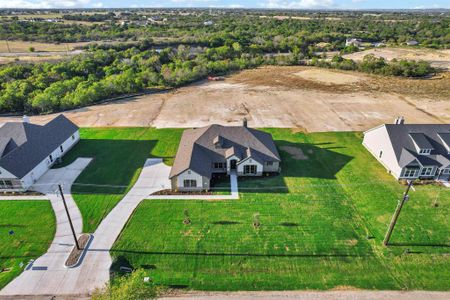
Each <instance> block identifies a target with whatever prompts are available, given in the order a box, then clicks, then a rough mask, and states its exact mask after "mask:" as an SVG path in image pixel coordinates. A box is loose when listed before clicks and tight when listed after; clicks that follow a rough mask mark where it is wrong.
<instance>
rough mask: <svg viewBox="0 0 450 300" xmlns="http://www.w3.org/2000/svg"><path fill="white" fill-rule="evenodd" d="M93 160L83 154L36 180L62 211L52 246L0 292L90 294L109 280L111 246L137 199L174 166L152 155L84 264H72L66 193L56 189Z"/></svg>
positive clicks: (77, 221) (165, 184)
mask: <svg viewBox="0 0 450 300" xmlns="http://www.w3.org/2000/svg"><path fill="white" fill-rule="evenodd" d="M88 163H89V161H87V160H84V159H81V160H80V159H78V160H77V161H75V162H74V164H73V165H70V166H69V167H67V168H65V170H60V172H59V173H56V171H58V170H51V171H49V172H51V173H50V174H48V175H47V174H46V176H45V177H43V179H42V182H41V181H40V182H38V183H37V184H36V186H35V189H36V190H40V191H47V192H48V194H47V195H48V197H49V198H50V200H51V201H52V205H53V207H54V210H55V214H56V216H57V233H56V236H55V239H54V241H53V243H52V245H51V247H50V249H49V251H48V252H47V253H46V254H44V255H43V256H42V257H40V258H39V259H37V260H36V262H35V263H34V265H33V267H32V268H30V269H29V270H26V271H24V272H23V273H22V274H21V275H20V276H19V277H17V278H16V279H15V280H14V281H12V282H11V283H10V284H9V285H7V286H6V287H5V288H4V289H3V290H2V291H0V296H27V295H35V296H38V295H86V294H87V293H90V292H92V291H93V290H95V289H96V288H101V287H103V286H104V285H105V284H106V283H107V282H108V281H109V269H110V267H111V263H112V259H111V256H110V254H109V250H110V249H111V247H112V245H113V244H114V242H115V241H116V239H117V237H118V236H119V234H120V232H121V231H122V229H123V227H124V226H125V224H126V222H127V221H128V219H129V218H130V216H131V215H132V213H133V211H134V210H135V208H136V207H137V205H138V204H139V203H140V202H141V201H142V200H143V199H146V198H147V197H148V195H149V194H151V193H153V192H156V191H158V190H161V189H167V188H169V187H170V181H169V179H168V177H169V172H170V167H168V166H166V165H165V164H164V163H163V162H162V160H161V159H148V160H147V161H146V162H145V165H144V168H143V170H142V172H141V174H140V176H139V178H138V180H137V182H136V184H135V185H134V186H133V187H132V188H131V190H130V191H129V192H128V194H127V195H125V197H124V198H123V199H122V200H121V201H120V202H119V203H118V204H117V205H116V207H114V209H113V210H112V211H111V212H110V213H109V214H108V216H107V217H106V218H105V219H104V220H103V221H102V222H101V224H100V225H99V227H98V229H97V230H96V231H95V233H94V234H93V236H94V238H93V240H92V242H91V244H90V246H89V249H87V252H86V255H85V257H84V259H83V262H82V264H81V265H80V266H79V267H76V268H72V269H69V268H66V267H65V266H64V263H65V260H66V259H67V257H68V255H69V253H70V251H71V250H72V247H73V245H74V242H73V238H72V235H71V233H70V228H69V224H68V222H67V218H66V217H65V212H64V209H63V206H62V203H61V199H59V198H57V197H56V196H55V194H54V193H53V191H54V189H55V188H56V185H55V183H57V182H60V181H63V183H64V185H65V187H66V189H68V190H66V192H69V191H70V186H71V184H72V183H73V181H74V180H75V178H76V176H78V174H79V173H81V170H82V168H81V167H82V166H83V165H84V166H87V164H88ZM83 168H84V167H83ZM76 169H78V171H77V172H75V170H76ZM75 175H76V176H75ZM71 178H72V179H71ZM66 198H67V201H68V205H69V209H70V212H71V216H72V217H73V221H74V225H75V230H76V232H77V233H80V232H81V230H82V219H81V214H80V212H79V210H78V208H77V207H76V205H75V202H74V201H73V199H72V197H71V196H70V195H68V194H66Z"/></svg>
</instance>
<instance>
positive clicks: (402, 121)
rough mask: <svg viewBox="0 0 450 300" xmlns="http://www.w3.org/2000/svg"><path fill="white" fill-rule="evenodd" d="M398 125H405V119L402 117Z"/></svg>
mask: <svg viewBox="0 0 450 300" xmlns="http://www.w3.org/2000/svg"><path fill="white" fill-rule="evenodd" d="M398 124H405V117H403V116H401V117H400V119H399V120H398Z"/></svg>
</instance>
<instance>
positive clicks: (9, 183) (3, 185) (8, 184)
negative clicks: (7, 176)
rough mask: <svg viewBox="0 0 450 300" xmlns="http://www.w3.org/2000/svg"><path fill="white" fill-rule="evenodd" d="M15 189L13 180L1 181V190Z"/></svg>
mask: <svg viewBox="0 0 450 300" xmlns="http://www.w3.org/2000/svg"><path fill="white" fill-rule="evenodd" d="M12 187H13V184H12V181H11V180H0V188H1V189H10V188H12Z"/></svg>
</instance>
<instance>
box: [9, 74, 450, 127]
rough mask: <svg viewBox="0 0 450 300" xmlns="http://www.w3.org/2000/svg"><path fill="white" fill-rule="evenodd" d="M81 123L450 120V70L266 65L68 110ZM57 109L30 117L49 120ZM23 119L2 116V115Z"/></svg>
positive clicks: (290, 124) (311, 123) (256, 124)
mask: <svg viewBox="0 0 450 300" xmlns="http://www.w3.org/2000/svg"><path fill="white" fill-rule="evenodd" d="M66 115H67V116H68V117H69V118H70V119H71V120H73V121H74V122H76V123H77V124H78V125H79V126H82V127H105V126H153V127H158V128H164V127H199V126H203V125H207V124H210V123H220V124H240V123H241V120H242V118H243V117H246V118H247V119H248V120H249V123H250V125H251V126H254V127H288V128H298V129H299V130H302V131H308V132H320V131H349V130H358V131H359V130H365V129H368V128H371V127H373V126H376V125H379V124H380V123H386V122H388V123H390V122H393V120H394V119H395V117H396V116H398V115H403V116H405V118H406V121H407V122H409V123H450V74H449V73H441V74H438V75H437V76H435V77H433V78H431V79H403V78H395V77H381V76H372V75H367V74H362V73H357V72H344V71H335V70H327V69H318V68H310V67H263V68H259V69H255V70H246V71H243V72H240V73H238V74H235V75H232V76H229V77H228V78H226V80H224V81H220V82H200V83H197V84H193V85H190V86H187V87H183V88H179V89H174V90H172V91H169V92H164V93H157V94H151V95H145V96H140V97H134V98H131V99H127V100H121V101H117V102H111V103H106V104H101V105H95V106H91V107H85V108H80V109H77V110H73V111H69V112H67V113H66ZM53 117H54V116H53V115H46V116H35V117H32V118H31V120H32V122H36V123H45V122H47V121H48V120H50V119H52V118H53ZM13 119H16V120H18V119H20V118H18V117H16V118H14V117H12V118H11V117H1V118H0V122H6V121H11V120H13Z"/></svg>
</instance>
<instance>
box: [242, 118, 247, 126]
mask: <svg viewBox="0 0 450 300" xmlns="http://www.w3.org/2000/svg"><path fill="white" fill-rule="evenodd" d="M242 126H244V127H245V128H247V127H248V125H247V118H244V119H243V120H242Z"/></svg>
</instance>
